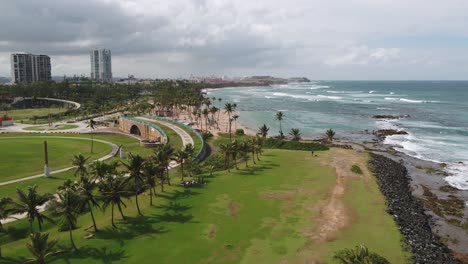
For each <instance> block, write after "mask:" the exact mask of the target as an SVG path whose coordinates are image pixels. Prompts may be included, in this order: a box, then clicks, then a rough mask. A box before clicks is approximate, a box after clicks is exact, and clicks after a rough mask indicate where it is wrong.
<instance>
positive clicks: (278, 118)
mask: <svg viewBox="0 0 468 264" xmlns="http://www.w3.org/2000/svg"><path fill="white" fill-rule="evenodd" d="M284 116H285V115H284V114H283V112H281V111H279V112H277V113H276V120H278V121H279V124H280V131H279V132H280V138H281V139H283V138H284V134H283V127H282V126H281V121H282V120H283V118H284Z"/></svg>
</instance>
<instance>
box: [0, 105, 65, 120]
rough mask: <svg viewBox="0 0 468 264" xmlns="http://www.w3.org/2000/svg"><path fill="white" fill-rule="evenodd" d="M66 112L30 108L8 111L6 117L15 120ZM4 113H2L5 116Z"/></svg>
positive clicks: (62, 109) (53, 109) (54, 109)
mask: <svg viewBox="0 0 468 264" xmlns="http://www.w3.org/2000/svg"><path fill="white" fill-rule="evenodd" d="M65 111H67V109H66V108H35V109H33V108H31V109H18V110H10V111H8V116H11V117H13V118H14V119H15V120H20V119H28V118H32V117H33V116H47V115H49V113H50V114H58V113H62V112H65ZM5 113H6V112H2V114H5Z"/></svg>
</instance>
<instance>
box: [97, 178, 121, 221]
mask: <svg viewBox="0 0 468 264" xmlns="http://www.w3.org/2000/svg"><path fill="white" fill-rule="evenodd" d="M126 184H127V181H126V179H125V178H124V177H123V176H121V175H116V176H109V177H107V178H106V179H104V180H102V181H100V182H99V185H98V186H99V192H100V193H101V199H102V201H103V206H102V208H103V209H104V210H105V209H106V208H107V207H109V205H110V206H111V209H112V210H111V214H112V218H111V222H112V226H113V227H117V226H116V225H115V223H114V206H115V205H117V208H118V209H119V212H120V215H121V216H122V219H124V220H125V216H124V214H123V212H122V205H123V206H124V207H127V206H126V205H125V203H124V202H123V198H126V197H127V195H128V190H127V188H126Z"/></svg>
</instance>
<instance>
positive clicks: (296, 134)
mask: <svg viewBox="0 0 468 264" xmlns="http://www.w3.org/2000/svg"><path fill="white" fill-rule="evenodd" d="M289 135H290V136H291V137H292V140H294V141H299V140H301V131H300V130H299V128H291V130H290V131H289Z"/></svg>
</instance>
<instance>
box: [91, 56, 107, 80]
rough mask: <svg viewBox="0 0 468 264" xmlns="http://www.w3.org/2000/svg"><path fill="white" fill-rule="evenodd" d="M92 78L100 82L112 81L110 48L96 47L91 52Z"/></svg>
mask: <svg viewBox="0 0 468 264" xmlns="http://www.w3.org/2000/svg"><path fill="white" fill-rule="evenodd" d="M90 55H91V56H90V57H91V79H92V80H95V81H100V82H112V59H111V51H110V50H108V49H95V50H92V51H91V53H90Z"/></svg>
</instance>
